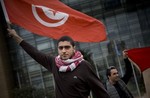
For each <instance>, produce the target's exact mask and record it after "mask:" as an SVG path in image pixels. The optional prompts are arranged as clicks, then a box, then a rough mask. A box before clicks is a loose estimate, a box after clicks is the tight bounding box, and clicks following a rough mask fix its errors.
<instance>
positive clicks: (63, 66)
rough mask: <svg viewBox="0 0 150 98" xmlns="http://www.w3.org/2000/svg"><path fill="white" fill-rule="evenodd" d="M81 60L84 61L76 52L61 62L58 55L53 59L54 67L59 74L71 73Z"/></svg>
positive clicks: (79, 53)
mask: <svg viewBox="0 0 150 98" xmlns="http://www.w3.org/2000/svg"><path fill="white" fill-rule="evenodd" d="M82 60H84V59H83V55H82V54H81V52H79V51H76V52H75V55H74V56H73V57H72V58H71V59H68V60H62V59H61V58H60V55H58V56H57V57H56V58H55V62H56V66H57V67H58V68H59V71H60V72H67V71H73V70H74V69H75V68H76V67H77V66H78V65H79V63H80V62H81V61H82Z"/></svg>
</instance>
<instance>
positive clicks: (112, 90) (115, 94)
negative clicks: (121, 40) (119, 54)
mask: <svg viewBox="0 0 150 98" xmlns="http://www.w3.org/2000/svg"><path fill="white" fill-rule="evenodd" d="M123 58H124V62H125V67H126V71H125V74H124V76H123V77H119V74H118V70H117V69H116V68H115V67H114V66H110V67H109V68H108V69H107V71H106V76H107V78H108V81H107V82H106V89H107V91H108V94H109V95H110V98H133V96H132V94H131V92H130V91H129V90H128V88H127V86H126V84H127V83H128V81H129V79H130V78H131V77H132V74H133V71H132V66H131V63H130V61H129V60H128V57H127V55H126V51H125V50H124V51H123Z"/></svg>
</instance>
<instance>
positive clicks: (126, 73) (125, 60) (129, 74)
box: [121, 58, 133, 84]
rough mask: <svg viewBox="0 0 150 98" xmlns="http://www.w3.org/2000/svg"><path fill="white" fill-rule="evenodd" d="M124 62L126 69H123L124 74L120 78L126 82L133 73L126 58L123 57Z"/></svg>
mask: <svg viewBox="0 0 150 98" xmlns="http://www.w3.org/2000/svg"><path fill="white" fill-rule="evenodd" d="M124 62H125V67H126V71H125V75H124V76H123V77H122V78H121V79H122V80H123V81H124V82H125V83H126V84H127V83H128V81H129V79H130V78H131V76H132V74H133V70H132V66H131V63H130V61H129V60H128V58H126V59H124Z"/></svg>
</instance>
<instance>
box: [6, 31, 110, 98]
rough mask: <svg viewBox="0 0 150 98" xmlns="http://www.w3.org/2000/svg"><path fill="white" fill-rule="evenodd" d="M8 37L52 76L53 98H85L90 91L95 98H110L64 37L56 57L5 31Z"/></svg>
mask: <svg viewBox="0 0 150 98" xmlns="http://www.w3.org/2000/svg"><path fill="white" fill-rule="evenodd" d="M8 31H9V36H11V37H12V38H13V39H14V40H15V41H16V42H17V43H18V44H19V45H20V46H21V47H22V48H23V49H24V50H25V51H26V52H27V53H28V54H29V55H30V56H31V57H32V58H33V59H34V60H36V61H37V62H38V63H39V64H41V65H42V66H44V67H45V68H46V69H47V70H48V71H49V72H51V73H52V74H53V76H54V80H55V85H56V86H55V93H56V98H88V96H89V95H90V91H92V92H93V93H94V94H95V95H96V98H110V97H109V95H108V93H107V91H106V89H105V87H104V85H103V84H102V83H101V81H100V79H99V78H98V77H97V75H96V74H95V72H94V71H93V70H92V68H91V65H90V63H89V62H88V61H86V60H84V59H83V55H82V54H81V52H80V51H78V50H76V49H75V42H74V41H73V39H72V38H70V37H68V36H63V37H61V38H60V39H59V40H58V43H57V47H58V48H57V49H58V56H56V57H54V56H50V55H46V54H44V53H42V52H40V51H38V50H37V49H36V48H34V47H33V46H31V45H30V44H29V43H27V42H26V41H25V40H23V39H22V38H21V37H20V36H19V35H18V34H17V33H16V31H15V30H14V29H8Z"/></svg>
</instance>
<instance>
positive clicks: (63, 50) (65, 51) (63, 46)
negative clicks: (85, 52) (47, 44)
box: [58, 41, 75, 60]
mask: <svg viewBox="0 0 150 98" xmlns="http://www.w3.org/2000/svg"><path fill="white" fill-rule="evenodd" d="M74 52H75V47H73V46H72V45H71V43H70V42H68V41H60V42H59V43H58V53H59V55H60V58H61V59H62V60H67V59H70V58H71V57H72V56H73V55H74Z"/></svg>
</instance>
